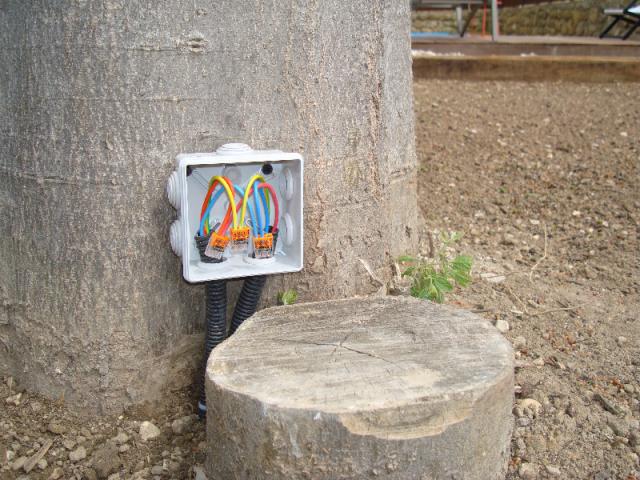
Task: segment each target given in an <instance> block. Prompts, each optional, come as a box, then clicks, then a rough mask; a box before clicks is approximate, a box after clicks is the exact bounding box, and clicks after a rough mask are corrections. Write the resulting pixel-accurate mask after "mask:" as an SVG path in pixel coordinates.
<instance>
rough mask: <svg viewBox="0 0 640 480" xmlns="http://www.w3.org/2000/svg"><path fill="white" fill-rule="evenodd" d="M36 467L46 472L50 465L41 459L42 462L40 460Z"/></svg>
mask: <svg viewBox="0 0 640 480" xmlns="http://www.w3.org/2000/svg"><path fill="white" fill-rule="evenodd" d="M36 465H38V468H39V469H40V470H44V469H45V468H47V466H49V463H48V462H47V461H46V460H45V459H44V458H41V459H40V460H38V463H37V464H36Z"/></svg>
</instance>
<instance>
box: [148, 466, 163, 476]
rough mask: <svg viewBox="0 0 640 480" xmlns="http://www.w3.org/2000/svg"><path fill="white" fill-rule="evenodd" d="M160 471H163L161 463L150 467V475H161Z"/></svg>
mask: <svg viewBox="0 0 640 480" xmlns="http://www.w3.org/2000/svg"><path fill="white" fill-rule="evenodd" d="M162 472H164V469H163V468H162V465H154V466H153V467H152V468H151V475H162Z"/></svg>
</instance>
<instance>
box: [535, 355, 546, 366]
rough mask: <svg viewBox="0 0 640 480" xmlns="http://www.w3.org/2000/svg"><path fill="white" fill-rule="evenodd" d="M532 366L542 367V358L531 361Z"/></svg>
mask: <svg viewBox="0 0 640 480" xmlns="http://www.w3.org/2000/svg"><path fill="white" fill-rule="evenodd" d="M533 364H534V365H535V366H536V367H544V358H542V357H538V358H536V359H535V360H534V361H533Z"/></svg>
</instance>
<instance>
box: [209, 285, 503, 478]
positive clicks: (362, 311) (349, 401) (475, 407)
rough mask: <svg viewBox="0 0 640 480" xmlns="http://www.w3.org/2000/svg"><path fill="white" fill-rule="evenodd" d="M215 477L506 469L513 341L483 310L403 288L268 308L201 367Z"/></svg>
mask: <svg viewBox="0 0 640 480" xmlns="http://www.w3.org/2000/svg"><path fill="white" fill-rule="evenodd" d="M206 381H207V396H208V400H207V404H208V406H209V410H208V415H207V441H208V458H207V469H208V475H209V479H210V480H216V479H224V480H230V479H289V480H290V479H313V480H318V479H326V480H338V479H351V478H354V479H355V478H357V479H361V478H375V479H402V480H408V479H421V480H430V479H433V480H435V479H438V480H440V479H458V480H461V479H465V480H466V479H478V480H492V479H502V478H504V475H505V471H506V466H507V460H508V458H509V441H510V437H511V430H512V425H513V420H512V415H511V407H512V401H513V352H512V349H511V346H510V345H509V343H508V342H507V341H506V340H505V339H504V338H503V337H502V336H501V335H500V334H499V333H498V331H497V330H495V328H494V327H492V326H491V325H490V324H489V323H488V322H487V321H486V320H483V319H481V318H479V317H478V316H476V315H473V314H471V313H469V312H466V311H463V310H458V309H453V308H450V307H444V306H440V305H435V304H432V303H429V302H426V301H419V300H415V299H412V298H401V297H378V298H355V299H348V300H336V301H328V302H319V303H307V304H301V305H295V306H286V307H275V308H269V309H266V310H263V311H261V312H259V313H258V314H256V315H254V316H253V317H252V318H250V319H249V320H247V321H246V322H245V323H244V325H242V327H241V328H240V329H239V330H238V331H237V332H236V333H235V335H234V336H233V337H231V338H230V339H229V340H227V341H226V342H224V343H223V344H221V345H220V346H218V347H217V348H216V349H215V350H214V351H213V353H212V354H211V357H210V358H209V362H208V366H207V379H206Z"/></svg>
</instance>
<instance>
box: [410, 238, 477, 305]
mask: <svg viewBox="0 0 640 480" xmlns="http://www.w3.org/2000/svg"><path fill="white" fill-rule="evenodd" d="M460 238H462V235H460V234H459V233H456V232H451V233H450V234H448V235H445V234H442V235H441V236H440V244H441V245H440V248H439V249H438V250H437V251H436V252H435V253H434V255H433V257H431V258H422V257H419V258H416V257H411V256H408V255H405V256H402V257H400V258H399V259H398V261H399V262H400V263H401V264H403V265H406V266H407V268H406V269H405V271H404V272H402V276H403V277H411V296H413V297H416V298H428V299H429V300H431V301H434V302H438V303H442V302H443V301H444V296H445V294H446V293H448V292H451V291H452V290H453V288H454V286H455V285H458V286H460V287H466V286H467V285H469V283H470V282H471V265H472V263H473V259H472V258H471V257H470V256H469V255H457V256H455V257H453V258H451V256H450V255H449V251H450V250H451V249H452V247H453V245H454V244H455V243H456V242H458V241H459V240H460Z"/></svg>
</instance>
